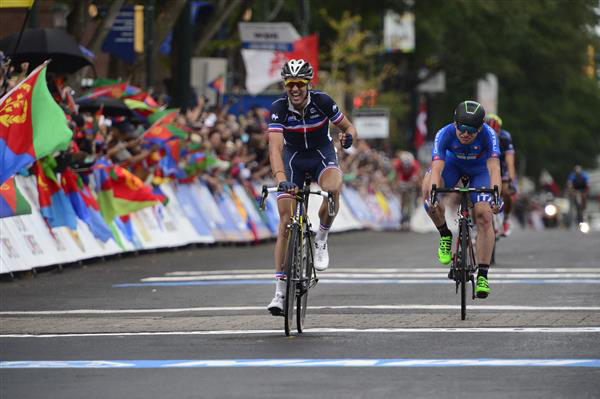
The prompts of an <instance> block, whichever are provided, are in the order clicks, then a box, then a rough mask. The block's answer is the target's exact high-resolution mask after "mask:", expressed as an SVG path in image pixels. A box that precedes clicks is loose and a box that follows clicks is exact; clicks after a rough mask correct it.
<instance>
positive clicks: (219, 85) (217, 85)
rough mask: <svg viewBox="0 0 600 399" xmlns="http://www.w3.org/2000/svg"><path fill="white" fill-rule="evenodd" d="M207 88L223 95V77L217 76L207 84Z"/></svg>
mask: <svg viewBox="0 0 600 399" xmlns="http://www.w3.org/2000/svg"><path fill="white" fill-rule="evenodd" d="M208 87H210V88H211V89H213V90H214V91H216V92H217V93H220V94H223V93H224V92H225V77H224V76H223V75H222V74H221V75H219V76H218V77H217V78H216V79H214V80H213V81H212V82H210V83H209V84H208Z"/></svg>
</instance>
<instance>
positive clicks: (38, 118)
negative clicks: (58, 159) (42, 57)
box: [0, 61, 73, 184]
mask: <svg viewBox="0 0 600 399" xmlns="http://www.w3.org/2000/svg"><path fill="white" fill-rule="evenodd" d="M48 62H49V61H46V62H44V63H43V64H42V65H40V66H38V67H37V68H35V69H34V70H33V72H31V74H29V76H28V77H27V78H26V79H25V80H23V81H22V82H21V83H19V84H18V85H17V86H15V87H14V88H13V89H12V90H11V91H9V92H8V93H7V94H6V95H5V96H4V97H2V99H0V184H2V183H4V182H5V181H6V180H8V178H9V177H11V176H13V175H14V174H15V173H17V172H18V171H19V170H21V169H23V168H24V167H26V166H28V165H30V164H31V163H33V161H35V160H36V159H38V158H42V157H44V156H46V155H48V154H51V153H53V152H54V151H58V150H64V149H66V148H67V146H68V144H69V142H70V141H71V137H72V136H73V132H72V131H71V130H70V129H69V128H68V126H67V118H66V117H65V113H64V112H63V110H62V109H61V108H60V106H59V105H58V104H57V103H56V102H55V101H54V99H53V98H52V95H51V94H50V92H49V91H48V85H47V84H46V67H47V66H48Z"/></svg>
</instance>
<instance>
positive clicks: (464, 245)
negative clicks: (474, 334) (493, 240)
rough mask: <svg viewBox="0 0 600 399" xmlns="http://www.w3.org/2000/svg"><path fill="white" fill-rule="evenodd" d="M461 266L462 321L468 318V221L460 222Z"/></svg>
mask: <svg viewBox="0 0 600 399" xmlns="http://www.w3.org/2000/svg"><path fill="white" fill-rule="evenodd" d="M459 228H460V251H461V255H462V256H461V257H460V264H459V276H460V277H459V279H460V281H459V284H460V319H461V320H465V319H466V318H467V277H468V274H469V273H468V258H469V242H468V240H469V239H470V238H469V234H468V226H467V221H466V220H461V221H460V227H459Z"/></svg>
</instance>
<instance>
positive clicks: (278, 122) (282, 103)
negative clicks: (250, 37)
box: [267, 59, 357, 315]
mask: <svg viewBox="0 0 600 399" xmlns="http://www.w3.org/2000/svg"><path fill="white" fill-rule="evenodd" d="M281 78H282V79H283V83H284V86H285V91H286V93H285V96H283V97H282V98H280V99H278V100H277V101H275V102H273V104H272V105H271V110H270V114H271V117H270V121H269V127H268V131H269V159H270V161H271V169H272V171H273V176H274V177H275V179H276V180H277V184H278V186H279V188H280V189H281V190H282V191H283V192H282V193H280V194H279V195H278V197H277V207H278V210H279V219H280V222H279V232H278V235H277V242H276V244H275V297H274V298H273V300H272V301H271V303H270V304H269V305H268V307H267V308H268V310H269V311H270V312H271V314H273V315H280V314H282V312H283V303H284V298H285V274H284V272H283V270H282V264H283V257H284V256H285V243H286V241H287V228H286V226H287V224H288V222H289V220H290V217H291V210H292V208H293V204H292V201H293V199H292V198H293V197H292V195H291V194H293V193H294V192H296V191H297V190H298V189H299V188H302V186H303V185H304V178H305V175H306V174H309V175H310V176H311V177H312V180H313V181H315V182H316V183H318V184H319V186H321V189H322V190H324V191H327V192H329V193H333V194H334V195H335V198H336V201H335V203H336V207H335V214H337V211H338V209H339V205H338V204H339V193H340V189H341V187H342V171H341V170H340V168H339V166H338V159H337V154H336V149H335V147H334V145H333V141H332V138H331V135H330V134H329V122H332V123H333V124H335V125H336V126H337V127H338V128H339V129H340V130H341V133H340V134H339V140H340V142H341V144H342V146H343V147H344V148H350V146H352V142H353V140H354V139H356V137H357V134H356V129H355V128H354V126H352V123H350V121H349V120H348V119H347V118H345V117H344V114H342V112H340V110H339V109H338V106H337V104H336V103H335V101H333V99H332V98H331V97H329V96H328V95H327V94H325V93H322V92H320V91H316V90H311V88H310V82H311V80H312V78H313V69H312V67H311V65H310V63H308V62H306V61H304V60H302V59H298V60H289V61H287V62H286V63H285V64H284V65H283V68H282V69H281ZM319 219H320V226H319V231H318V232H317V236H316V237H315V252H314V255H315V259H314V266H315V269H317V270H319V271H323V270H326V269H327V267H328V266H329V253H328V251H327V234H328V232H329V229H330V227H331V224H332V223H333V220H334V219H335V215H334V216H329V214H328V210H327V200H324V201H323V203H322V204H321V207H320V209H319Z"/></svg>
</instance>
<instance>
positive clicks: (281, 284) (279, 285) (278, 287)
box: [275, 278, 285, 296]
mask: <svg viewBox="0 0 600 399" xmlns="http://www.w3.org/2000/svg"><path fill="white" fill-rule="evenodd" d="M275 295H279V296H285V280H283V279H280V278H277V279H275Z"/></svg>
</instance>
